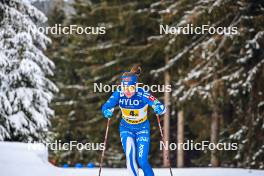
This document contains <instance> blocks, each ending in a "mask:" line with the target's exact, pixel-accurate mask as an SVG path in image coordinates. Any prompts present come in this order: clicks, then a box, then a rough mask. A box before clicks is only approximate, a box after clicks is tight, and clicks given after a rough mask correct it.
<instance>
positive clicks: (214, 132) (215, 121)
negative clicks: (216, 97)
mask: <svg viewBox="0 0 264 176" xmlns="http://www.w3.org/2000/svg"><path fill="white" fill-rule="evenodd" d="M214 106H217V105H214ZM219 123H220V118H219V114H218V110H217V107H214V112H213V115H212V122H211V143H214V144H217V143H218V135H219ZM211 165H212V167H218V166H219V158H218V152H217V150H213V151H211Z"/></svg>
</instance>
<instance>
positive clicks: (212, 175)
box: [0, 142, 264, 176]
mask: <svg viewBox="0 0 264 176" xmlns="http://www.w3.org/2000/svg"><path fill="white" fill-rule="evenodd" d="M0 156H1V157H0V175H1V176H18V175H19V176H36V175H37V176H96V175H98V168H93V169H90V168H82V169H79V168H78V169H76V168H59V167H55V166H53V165H52V164H50V163H49V162H48V151H47V148H45V147H44V145H43V144H27V143H18V142H0ZM154 173H155V176H169V175H170V174H169V169H168V168H155V169H154ZM101 175H102V176H128V174H127V171H126V169H125V168H115V169H112V168H103V169H102V174H101ZM173 175H174V176H183V175H187V176H263V175H264V171H263V170H262V171H261V170H249V169H235V168H179V169H177V168H173ZM140 176H143V173H142V171H141V170H140Z"/></svg>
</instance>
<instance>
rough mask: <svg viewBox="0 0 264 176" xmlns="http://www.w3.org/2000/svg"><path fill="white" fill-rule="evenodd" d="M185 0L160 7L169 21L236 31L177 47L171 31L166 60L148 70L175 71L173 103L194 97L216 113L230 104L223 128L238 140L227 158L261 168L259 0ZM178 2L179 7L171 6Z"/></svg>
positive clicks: (263, 62) (263, 64)
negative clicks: (177, 16)
mask: <svg viewBox="0 0 264 176" xmlns="http://www.w3.org/2000/svg"><path fill="white" fill-rule="evenodd" d="M185 3H186V2H185V1H181V0H180V1H177V3H175V4H173V6H171V7H172V8H170V7H168V8H167V9H165V10H164V11H165V12H167V13H168V14H169V15H170V16H172V17H171V18H175V20H172V21H174V23H177V26H184V25H186V24H194V26H201V25H204V24H209V25H210V26H216V27H217V26H225V27H234V26H236V27H237V29H238V31H239V32H238V34H237V35H228V34H227V35H218V34H214V35H209V34H204V35H193V36H191V38H190V40H189V41H184V42H181V44H182V45H181V49H178V50H177V48H176V47H175V46H174V45H176V44H177V43H178V42H177V41H179V40H180V38H183V35H176V36H174V35H173V36H171V37H170V39H169V41H168V46H169V47H170V48H171V50H170V52H171V53H172V54H171V59H170V61H169V62H168V64H167V65H165V66H164V67H161V68H159V69H157V70H153V73H155V74H158V73H160V72H163V71H165V70H167V69H169V68H176V69H175V70H179V71H180V72H181V74H180V76H178V77H177V79H178V80H177V81H176V83H175V87H177V89H176V90H175V91H174V93H173V96H174V97H175V98H176V99H177V100H179V102H186V101H188V100H190V99H192V98H194V97H197V95H199V96H200V97H201V98H202V99H203V101H205V102H209V104H210V105H211V109H212V111H214V113H216V114H220V113H223V112H220V111H222V110H221V109H222V108H221V106H222V105H223V104H225V103H227V102H228V103H231V106H233V107H234V115H233V116H234V117H231V116H229V117H228V118H234V120H233V123H231V124H228V127H227V129H228V130H227V131H229V133H233V134H231V135H230V136H229V139H230V140H232V141H235V142H237V143H238V144H240V145H239V146H240V147H239V150H238V151H237V153H236V155H235V157H234V158H233V161H236V164H237V166H239V167H241V166H242V167H255V168H263V167H264V165H263V161H261V158H263V156H264V152H263V143H262V142H259V141H263V100H264V97H263V83H262V82H261V80H263V77H264V75H263V74H264V73H263V68H264V57H263V53H264V50H263V48H264V45H263V39H264V34H263V30H264V26H263V19H264V18H263V6H264V3H263V1H260V0H254V1H249V0H239V1H230V0H227V1H224V0H217V1H213V0H196V1H194V2H190V3H187V4H185ZM184 4H185V5H184ZM179 5H181V8H177V6H178V7H179ZM184 7H187V8H188V10H186V11H185V12H184V13H183V15H182V17H181V18H180V19H177V18H176V17H174V16H175V14H179V13H180V12H181V10H179V9H183V8H184ZM176 46H177V45H176ZM184 62H185V63H188V64H186V65H187V66H186V67H184V66H183V65H182V64H179V63H184ZM231 121H232V120H231ZM218 125H219V124H218ZM218 125H217V126H218ZM220 131H221V130H220ZM234 131H235V133H234ZM220 140H225V139H224V138H222V139H220Z"/></svg>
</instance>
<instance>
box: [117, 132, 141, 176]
mask: <svg viewBox="0 0 264 176" xmlns="http://www.w3.org/2000/svg"><path fill="white" fill-rule="evenodd" d="M120 137H121V142H122V146H123V149H124V152H125V154H126V164H127V169H128V172H129V174H130V176H139V174H138V166H137V163H136V146H135V135H134V134H133V133H131V132H130V131H127V130H126V129H125V128H124V127H120Z"/></svg>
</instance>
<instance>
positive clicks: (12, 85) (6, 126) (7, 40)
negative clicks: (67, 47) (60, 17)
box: [0, 0, 58, 142]
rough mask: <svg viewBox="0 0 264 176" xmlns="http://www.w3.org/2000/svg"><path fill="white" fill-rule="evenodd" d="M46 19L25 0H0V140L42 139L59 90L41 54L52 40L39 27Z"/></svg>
mask: <svg viewBox="0 0 264 176" xmlns="http://www.w3.org/2000/svg"><path fill="white" fill-rule="evenodd" d="M46 20H47V18H46V17H45V15H44V14H43V13H41V12H40V11H39V10H38V9H36V8H35V7H33V6H32V5H31V4H30V1H28V0H22V1H21V0H19V1H16V0H1V1H0V140H11V141H28V142H30V141H43V140H45V136H46V131H47V129H48V126H49V118H51V117H52V116H53V114H54V111H53V110H52V109H51V108H50V107H49V103H50V102H51V100H52V98H53V94H54V93H55V92H56V91H58V89H57V87H56V86H55V84H54V83H53V82H51V81H50V80H49V79H48V76H51V75H53V69H54V64H53V62H52V61H51V60H50V59H49V58H47V57H46V56H45V55H44V54H43V50H45V49H46V45H47V44H48V43H50V42H51V41H50V39H49V38H48V37H46V36H45V35H44V34H43V33H41V32H39V31H38V25H40V24H41V23H43V22H45V21H46Z"/></svg>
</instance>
